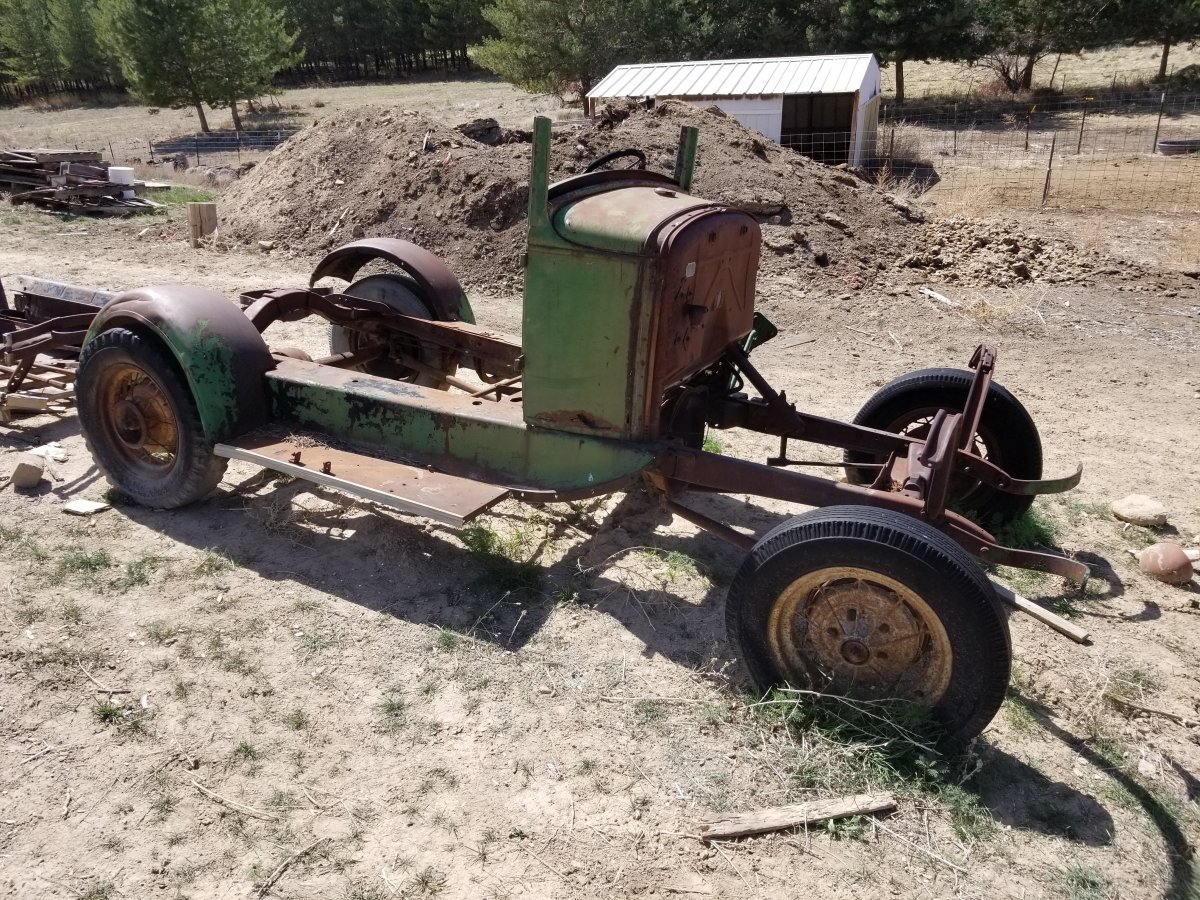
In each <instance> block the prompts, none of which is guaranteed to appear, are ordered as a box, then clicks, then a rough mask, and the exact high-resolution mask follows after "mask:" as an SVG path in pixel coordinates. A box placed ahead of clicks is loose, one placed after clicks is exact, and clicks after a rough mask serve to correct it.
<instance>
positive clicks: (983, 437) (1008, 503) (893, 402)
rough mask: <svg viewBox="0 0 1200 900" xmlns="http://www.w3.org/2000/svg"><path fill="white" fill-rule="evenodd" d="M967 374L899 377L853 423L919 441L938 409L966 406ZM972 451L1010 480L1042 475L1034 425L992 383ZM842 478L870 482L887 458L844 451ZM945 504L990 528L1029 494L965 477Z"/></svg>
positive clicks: (1014, 513) (1012, 515)
mask: <svg viewBox="0 0 1200 900" xmlns="http://www.w3.org/2000/svg"><path fill="white" fill-rule="evenodd" d="M972 378H973V375H972V374H971V373H970V372H965V371H962V370H961V369H922V370H921V371H919V372H910V373H909V374H907V375H901V376H900V377H899V378H897V379H895V380H894V381H891V382H889V383H888V384H885V385H884V386H883V387H882V388H880V389H879V391H878V393H876V394H875V396H873V397H872V398H871V399H870V400H868V401H867V402H866V405H864V406H863V408H862V409H861V410H859V412H858V415H856V416H855V417H854V424H855V425H863V426H865V427H867V428H875V429H878V430H880V431H891V432H894V433H896V434H903V435H907V436H909V437H916V438H924V437H925V436H926V435H927V434H928V433H929V426H930V424H931V423H932V422H933V417H934V416H935V415H937V411H938V410H939V409H944V410H946V411H947V412H951V413H960V412H962V411H963V407H964V406H965V405H966V402H967V395H968V393H969V392H970V390H971V381H972ZM972 451H973V452H974V453H975V454H976V455H978V456H980V457H982V458H983V459H986V460H988V461H989V462H990V463H992V464H993V465H996V466H999V467H1000V468H1001V469H1003V470H1004V471H1005V472H1007V473H1008V474H1009V475H1011V476H1012V477H1014V478H1021V479H1031V480H1036V479H1038V478H1041V477H1042V441H1041V438H1040V437H1039V436H1038V430H1037V426H1036V425H1035V424H1034V422H1033V418H1032V417H1031V416H1030V415H1029V413H1028V411H1026V409H1025V407H1024V406H1022V405H1021V402H1020V401H1019V400H1018V399H1017V398H1016V397H1014V396H1013V395H1012V394H1011V393H1010V392H1009V391H1007V390H1005V389H1004V388H1003V387H1001V386H1000V385H998V384H996V383H995V382H993V383H992V384H991V386H990V388H989V390H988V395H987V398H986V399H985V400H984V403H983V414H982V416H981V417H980V419H979V429H978V430H977V432H976V434H975V444H974V447H972ZM844 460H845V464H846V480H847V481H849V482H850V483H851V484H864V485H865V484H871V483H872V482H873V481H874V480H875V476H876V475H877V474H878V472H879V466H880V465H882V464H883V463H885V462H887V454H880V453H869V452H864V451H861V450H847V451H846V454H845V456H844ZM949 500H950V501H951V502H952V503H953V504H954V506H955V507H956V508H958V509H961V510H963V511H964V512H967V513H969V514H970V515H971V516H973V517H974V518H976V519H978V520H979V522H980V523H981V524H983V525H984V526H986V527H989V528H992V529H995V528H997V527H1000V526H1002V525H1005V524H1007V523H1009V522H1011V521H1013V520H1014V519H1018V518H1020V517H1021V515H1023V514H1024V513H1025V512H1026V511H1027V510H1028V509H1029V507H1030V505H1031V504H1032V503H1033V500H1034V498H1033V497H1032V496H1031V495H1024V496H1022V495H1019V494H1006V493H1004V492H1003V491H999V490H997V489H995V488H993V487H990V486H988V485H986V484H982V483H981V482H979V481H977V480H975V479H973V478H970V477H969V476H958V477H956V478H955V479H953V480H952V481H951V483H950V494H949Z"/></svg>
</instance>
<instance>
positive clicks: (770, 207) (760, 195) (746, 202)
mask: <svg viewBox="0 0 1200 900" xmlns="http://www.w3.org/2000/svg"><path fill="white" fill-rule="evenodd" d="M732 205H733V206H736V207H737V208H738V209H740V210H742V211H743V212H748V213H750V215H752V216H778V215H781V214H782V213H783V211H784V210H785V209H787V206H786V205H785V200H784V196H783V194H782V193H780V192H779V191H772V190H766V191H760V192H754V193H751V192H749V191H744V192H742V193H741V194H738V196H736V197H735V198H734V199H733V204H732Z"/></svg>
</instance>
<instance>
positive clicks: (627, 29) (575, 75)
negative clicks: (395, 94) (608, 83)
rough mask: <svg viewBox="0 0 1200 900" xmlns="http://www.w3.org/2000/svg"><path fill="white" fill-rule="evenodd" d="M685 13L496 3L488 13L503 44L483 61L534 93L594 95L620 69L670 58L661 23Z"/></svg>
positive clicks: (568, 0) (630, 3)
mask: <svg viewBox="0 0 1200 900" xmlns="http://www.w3.org/2000/svg"><path fill="white" fill-rule="evenodd" d="M678 8H679V7H678V6H676V5H674V4H672V3H671V2H670V0H660V2H658V3H654V2H653V0H496V2H495V3H494V5H492V6H489V7H486V8H485V9H484V11H483V16H484V18H485V19H487V21H488V22H489V23H490V24H491V25H492V27H493V28H494V29H495V31H496V37H494V38H485V39H484V42H483V46H482V47H480V48H479V50H478V51H477V54H476V59H478V60H479V62H480V63H481V64H482V65H483V66H485V67H487V68H489V69H491V70H492V71H493V72H495V73H496V74H498V75H499V76H500V77H501V78H504V79H505V80H506V81H511V82H512V83H513V84H518V85H520V86H522V87H524V88H527V89H529V90H540V91H556V92H559V93H562V92H564V91H575V90H577V91H579V92H580V93H581V94H586V93H587V92H588V91H589V90H590V89H591V87H592V86H593V85H594V84H595V83H596V82H597V81H598V80H599V79H600V78H601V77H603V76H604V75H606V74H608V71H609V70H610V69H611V68H612V67H613V66H615V65H619V64H621V63H627V62H640V61H644V60H646V59H649V58H661V56H662V55H666V54H668V53H670V50H671V46H670V43H669V42H668V41H665V40H664V32H663V28H662V27H661V23H662V22H663V21H669V20H670V19H671V18H672V17H673V16H674V10H676V9H678ZM650 11H653V15H651V13H650ZM675 19H676V23H677V24H678V21H679V19H678V17H677V16H676V17H675ZM654 21H657V22H658V23H659V26H658V27H649V28H647V27H646V23H647V22H654Z"/></svg>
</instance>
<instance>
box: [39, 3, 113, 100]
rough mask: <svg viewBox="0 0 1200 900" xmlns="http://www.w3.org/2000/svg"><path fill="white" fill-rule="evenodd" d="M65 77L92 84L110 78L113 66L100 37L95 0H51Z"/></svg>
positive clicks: (99, 83)
mask: <svg viewBox="0 0 1200 900" xmlns="http://www.w3.org/2000/svg"><path fill="white" fill-rule="evenodd" d="M47 7H48V9H49V11H50V17H51V19H52V21H53V28H54V43H55V49H56V50H57V53H58V61H59V63H60V64H61V66H62V72H63V77H64V78H67V79H71V80H73V81H77V82H80V83H82V84H83V85H87V86H91V87H99V86H100V85H101V84H103V83H105V82H107V81H108V80H109V76H110V74H111V72H112V67H111V65H110V63H109V61H108V59H107V58H106V57H105V55H104V53H103V52H102V51H101V49H100V42H99V40H98V39H97V37H96V24H95V19H94V16H95V12H96V2H95V0H48V3H47Z"/></svg>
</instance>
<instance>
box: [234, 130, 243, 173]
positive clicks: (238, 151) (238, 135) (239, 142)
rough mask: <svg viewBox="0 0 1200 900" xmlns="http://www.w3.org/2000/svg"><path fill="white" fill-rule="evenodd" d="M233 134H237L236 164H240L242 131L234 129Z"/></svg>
mask: <svg viewBox="0 0 1200 900" xmlns="http://www.w3.org/2000/svg"><path fill="white" fill-rule="evenodd" d="M234 134H235V135H236V136H237V154H238V165H239V166H240V165H241V164H242V132H241V131H235V132H234Z"/></svg>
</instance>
